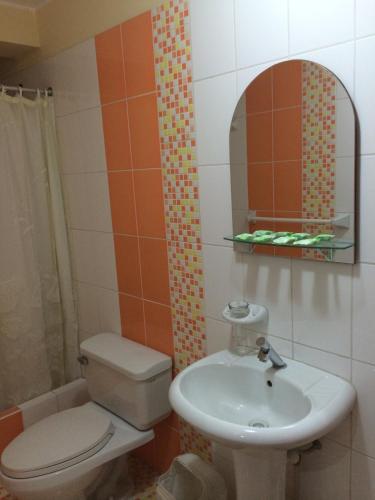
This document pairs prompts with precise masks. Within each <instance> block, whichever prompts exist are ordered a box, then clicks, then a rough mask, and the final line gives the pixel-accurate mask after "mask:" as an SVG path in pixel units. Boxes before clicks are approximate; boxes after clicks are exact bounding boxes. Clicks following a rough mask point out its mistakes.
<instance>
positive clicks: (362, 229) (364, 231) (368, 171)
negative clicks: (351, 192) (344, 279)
mask: <svg viewBox="0 0 375 500" xmlns="http://www.w3.org/2000/svg"><path fill="white" fill-rule="evenodd" d="M374 213H375V157H374V156H372V157H371V156H368V157H364V156H361V159H360V189H359V260H360V261H361V262H371V263H375V231H374V230H373V222H374V220H373V219H374V217H373V214H374Z"/></svg>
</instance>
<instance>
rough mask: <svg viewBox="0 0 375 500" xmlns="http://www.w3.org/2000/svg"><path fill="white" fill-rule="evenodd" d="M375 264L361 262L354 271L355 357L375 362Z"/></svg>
mask: <svg viewBox="0 0 375 500" xmlns="http://www.w3.org/2000/svg"><path fill="white" fill-rule="evenodd" d="M374 299H375V265H368V264H361V265H357V266H355V268H354V273H353V358H355V359H358V360H359V361H365V362H368V363H374V362H375V322H374Z"/></svg>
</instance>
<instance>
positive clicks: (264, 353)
mask: <svg viewBox="0 0 375 500" xmlns="http://www.w3.org/2000/svg"><path fill="white" fill-rule="evenodd" d="M256 344H257V346H258V347H259V352H258V359H259V361H262V362H263V363H265V362H266V361H267V360H268V359H269V360H270V361H271V363H272V366H273V368H285V367H286V363H285V361H283V360H282V358H281V357H280V356H279V355H278V354H277V352H276V351H275V350H274V349H273V347H272V346H271V344H270V343H269V342H267V340H266V339H265V338H264V337H259V338H258V339H257V342H256Z"/></svg>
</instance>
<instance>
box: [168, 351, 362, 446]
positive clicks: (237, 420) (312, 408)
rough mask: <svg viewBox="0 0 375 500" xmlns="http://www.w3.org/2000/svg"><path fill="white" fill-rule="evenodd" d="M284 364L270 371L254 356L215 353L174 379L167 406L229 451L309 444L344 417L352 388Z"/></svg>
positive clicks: (325, 375) (294, 364) (291, 363)
mask: <svg viewBox="0 0 375 500" xmlns="http://www.w3.org/2000/svg"><path fill="white" fill-rule="evenodd" d="M286 361H287V367H286V368H282V369H274V368H272V366H271V364H270V363H269V362H267V363H261V362H260V361H259V360H258V358H257V356H256V355H247V356H242V357H240V356H237V355H235V354H233V353H231V352H229V351H221V352H218V353H215V354H213V355H211V356H207V357H206V358H204V359H202V360H200V361H198V362H196V363H194V364H192V365H191V366H189V367H188V368H186V369H185V370H184V371H182V372H181V373H180V374H179V375H178V376H177V377H176V378H175V379H174V381H173V383H172V385H171V387H170V391H169V398H170V402H171V404H172V406H173V408H174V410H175V411H176V412H177V413H178V414H179V415H180V416H181V417H182V418H184V419H185V420H186V421H187V422H189V423H190V424H191V425H192V426H194V427H195V428H196V429H198V430H199V431H200V432H201V433H202V434H204V435H205V436H206V437H208V438H209V439H211V440H213V441H217V442H220V443H222V444H225V445H226V446H229V447H231V448H233V449H239V448H246V447H252V446H256V447H273V448H278V449H290V448H295V447H297V446H301V445H304V444H307V443H310V442H311V441H313V440H314V439H317V438H319V437H321V436H323V435H325V434H326V433H328V432H329V431H331V430H332V429H333V428H335V427H336V426H337V425H338V424H339V423H340V422H341V421H342V420H343V419H344V418H345V416H346V415H347V414H348V413H349V412H350V410H351V408H352V406H353V404H354V401H355V390H354V388H353V387H352V385H351V384H350V383H349V382H346V381H345V380H343V379H341V378H339V377H336V376H334V375H331V374H329V373H327V372H324V371H322V370H319V369H317V368H313V367H310V366H307V365H305V364H303V363H299V362H297V361H293V360H290V359H287V360H286Z"/></svg>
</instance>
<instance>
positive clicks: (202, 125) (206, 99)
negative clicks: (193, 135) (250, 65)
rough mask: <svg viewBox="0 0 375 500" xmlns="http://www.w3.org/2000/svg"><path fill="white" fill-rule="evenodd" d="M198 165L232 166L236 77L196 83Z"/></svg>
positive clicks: (224, 77)
mask: <svg viewBox="0 0 375 500" xmlns="http://www.w3.org/2000/svg"><path fill="white" fill-rule="evenodd" d="M194 93H195V115H196V116H195V118H196V127H197V149H198V163H199V165H223V164H228V163H229V129H230V123H231V121H232V116H233V113H234V110H235V107H236V104H237V95H236V75H235V73H229V74H227V75H223V76H217V77H215V78H209V79H208V80H202V81H200V82H196V83H195V84H194Z"/></svg>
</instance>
